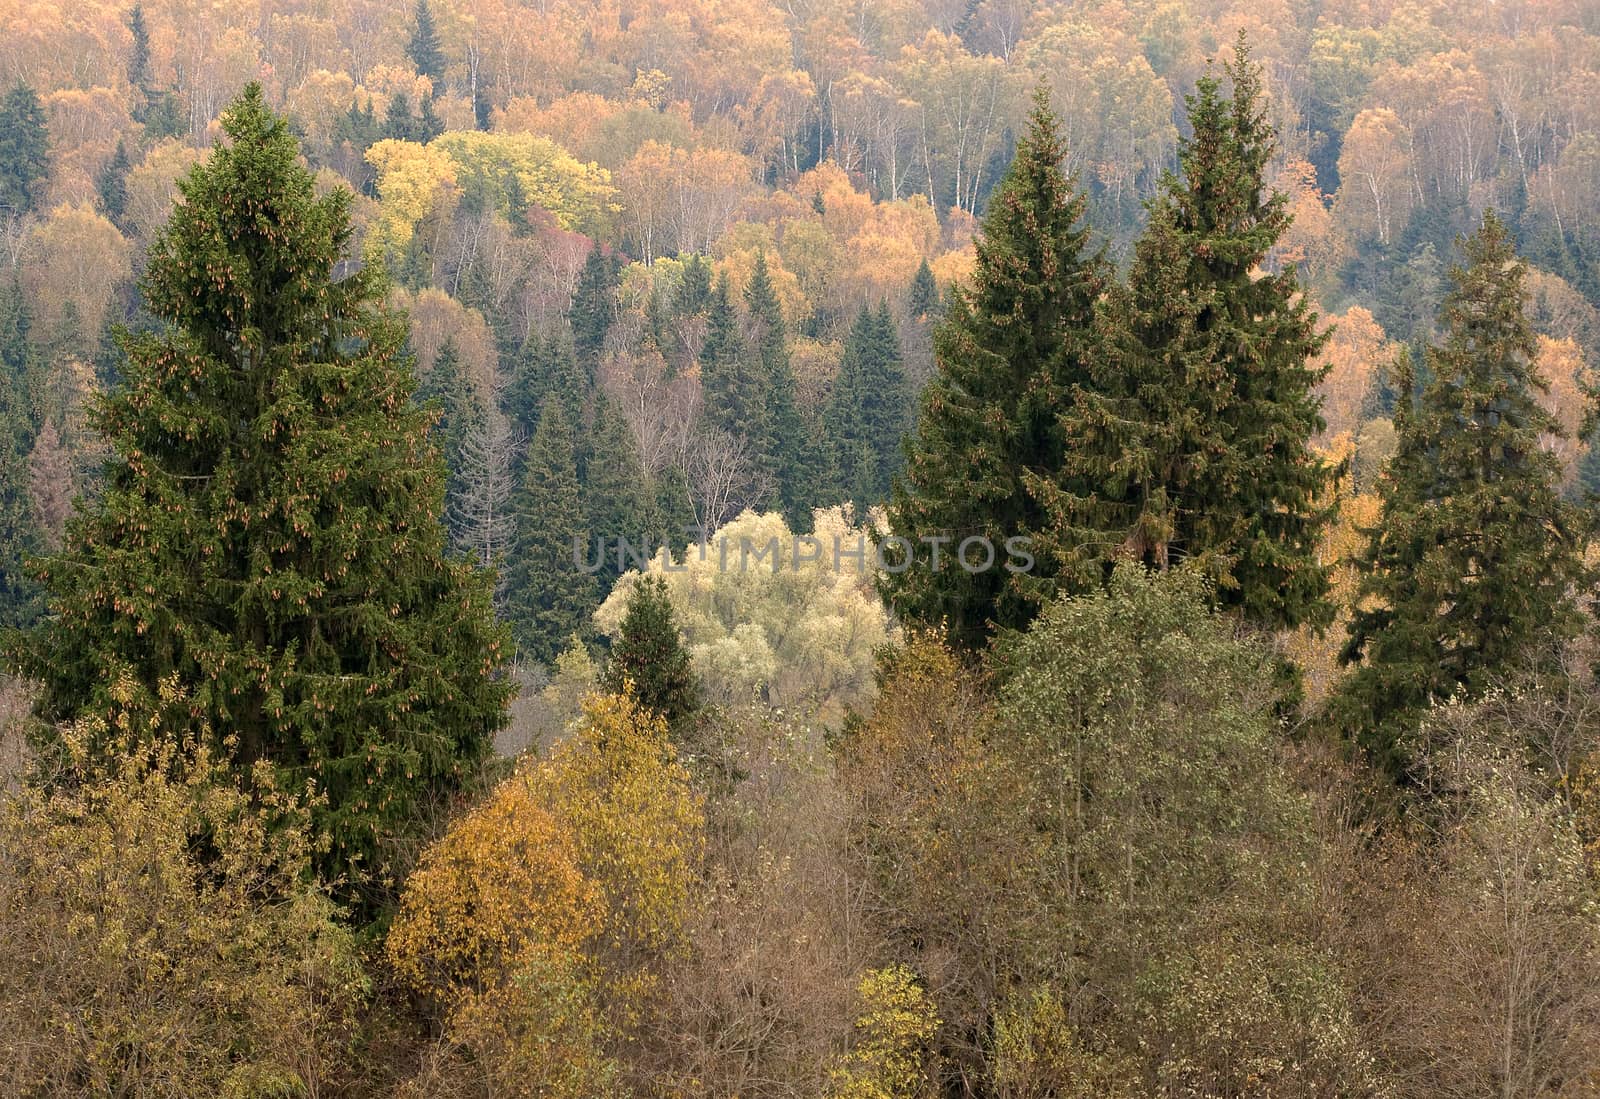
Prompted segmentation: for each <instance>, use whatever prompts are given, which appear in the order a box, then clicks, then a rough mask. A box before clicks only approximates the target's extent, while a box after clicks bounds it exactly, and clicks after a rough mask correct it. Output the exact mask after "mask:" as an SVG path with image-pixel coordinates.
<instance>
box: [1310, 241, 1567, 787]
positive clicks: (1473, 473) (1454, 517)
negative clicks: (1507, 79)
mask: <svg viewBox="0 0 1600 1099" xmlns="http://www.w3.org/2000/svg"><path fill="white" fill-rule="evenodd" d="M1462 250H1463V253H1464V258H1465V261H1466V263H1465V265H1464V266H1457V267H1455V268H1453V269H1452V270H1451V279H1452V281H1453V283H1454V287H1453V289H1452V290H1451V291H1450V293H1449V294H1448V295H1447V296H1446V298H1445V301H1444V306H1443V309H1442V311H1441V317H1440V319H1441V322H1442V323H1441V328H1442V331H1443V334H1444V342H1443V345H1442V346H1439V347H1433V348H1429V349H1428V351H1427V358H1428V365H1429V368H1430V375H1431V380H1430V382H1429V383H1428V384H1427V385H1426V386H1425V387H1423V389H1422V392H1421V394H1420V396H1418V395H1416V394H1415V392H1414V391H1415V389H1416V385H1415V380H1414V378H1413V375H1412V371H1411V368H1410V364H1409V360H1408V359H1406V360H1402V363H1401V365H1400V368H1399V369H1398V370H1397V371H1396V374H1397V381H1398V388H1399V400H1398V401H1397V403H1396V406H1395V430H1396V434H1397V436H1398V449H1397V451H1396V453H1395V455H1394V457H1393V458H1392V459H1391V460H1390V463H1389V465H1388V467H1387V469H1386V470H1385V471H1384V475H1383V479H1382V481H1381V482H1380V488H1379V492H1380V495H1381V496H1382V501H1383V508H1382V512H1381V517H1380V520H1379V522H1378V524H1377V526H1376V528H1375V529H1374V530H1373V531H1372V532H1371V539H1370V542H1369V545H1368V548H1367V552H1366V554H1365V556H1364V558H1363V560H1362V561H1361V567H1362V573H1363V576H1362V582H1361V587H1360V590H1359V595H1358V602H1357V604H1356V606H1357V609H1356V612H1355V615H1354V617H1353V618H1352V620H1351V623H1350V636H1349V640H1348V642H1347V644H1346V646H1345V649H1344V652H1343V653H1342V659H1343V660H1344V661H1345V662H1346V663H1357V662H1359V664H1358V666H1357V667H1356V668H1355V669H1354V671H1352V672H1351V674H1350V675H1349V677H1348V678H1347V679H1346V681H1345V682H1344V684H1343V687H1342V689H1341V690H1340V692H1339V694H1338V696H1337V697H1336V698H1335V699H1334V702H1333V705H1332V712H1333V715H1334V717H1335V718H1336V720H1337V721H1338V722H1339V724H1340V725H1341V726H1342V727H1343V728H1344V730H1345V731H1346V732H1347V733H1348V734H1349V735H1351V736H1352V737H1353V738H1354V739H1356V740H1357V741H1359V742H1360V743H1361V744H1362V745H1363V746H1365V747H1366V748H1367V749H1368V750H1369V751H1371V752H1372V753H1373V755H1374V757H1375V758H1377V759H1378V760H1379V761H1380V762H1382V763H1385V764H1387V765H1388V766H1390V767H1391V768H1392V769H1395V770H1397V771H1398V770H1401V769H1403V768H1404V766H1405V764H1406V763H1407V759H1406V753H1405V749H1404V740H1405V737H1406V734H1407V733H1408V731H1409V728H1410V726H1411V725H1412V724H1414V722H1415V720H1416V718H1417V717H1418V715H1419V714H1420V713H1421V712H1422V711H1423V710H1424V709H1426V708H1427V707H1428V706H1429V705H1430V704H1431V703H1433V702H1435V701H1443V700H1445V699H1448V698H1450V697H1452V696H1454V695H1457V694H1464V695H1466V696H1468V697H1471V696H1474V695H1479V694H1481V693H1482V692H1483V691H1484V690H1485V689H1486V688H1487V687H1488V686H1490V684H1491V682H1492V680H1493V678H1494V677H1495V676H1496V675H1500V674H1502V673H1504V672H1506V671H1507V670H1509V669H1511V668H1513V667H1514V666H1518V665H1523V664H1524V662H1525V661H1527V660H1529V659H1534V658H1538V657H1541V656H1544V655H1546V654H1548V652H1549V651H1550V650H1551V649H1552V648H1553V647H1554V643H1556V642H1559V641H1561V640H1563V639H1564V638H1565V637H1568V636H1571V635H1572V634H1575V633H1576V632H1577V631H1578V629H1579V628H1580V626H1581V622H1580V618H1579V614H1578V611H1577V608H1576V607H1575V605H1574V603H1573V597H1574V595H1575V594H1577V593H1580V592H1582V591H1583V590H1584V589H1585V587H1586V586H1587V581H1588V572H1587V570H1586V569H1585V567H1584V564H1583V551H1584V546H1585V544H1586V541H1587V537H1588V534H1589V526H1588V518H1587V517H1586V516H1585V514H1584V513H1583V512H1582V510H1581V509H1579V508H1578V507H1576V506H1574V505H1572V504H1570V503H1568V502H1566V501H1564V500H1562V499H1561V496H1560V491H1559V484H1560V479H1561V469H1560V465H1559V463H1558V461H1557V459H1556V457H1555V455H1554V454H1552V453H1551V452H1550V451H1549V450H1548V449H1547V448H1546V447H1545V446H1543V445H1542V444H1541V439H1542V438H1543V437H1556V438H1560V437H1561V435H1562V429H1561V427H1560V425H1559V424H1558V423H1557V422H1556V421H1555V419H1554V418H1553V417H1552V416H1551V415H1550V414H1549V413H1548V412H1546V411H1545V409H1544V407H1543V406H1542V405H1541V404H1540V403H1539V399H1538V396H1539V394H1540V393H1541V392H1542V391H1543V390H1544V388H1545V381H1544V379H1542V378H1541V377H1540V376H1539V374H1538V370H1537V366H1536V365H1535V356H1536V354H1537V344H1536V342H1535V339H1534V335H1533V330H1532V328H1531V326H1530V325H1529V323H1528V318H1527V316H1526V314H1525V312H1524V300H1525V299H1524V290H1523V281H1524V279H1525V277H1526V275H1527V268H1526V266H1525V265H1524V264H1523V263H1522V262H1521V261H1520V260H1519V259H1518V258H1517V255H1516V251H1515V247H1514V245H1513V242H1512V240H1511V236H1510V233H1509V231H1508V230H1507V228H1506V226H1505V225H1504V224H1503V223H1502V222H1501V221H1500V220H1499V219H1498V218H1497V217H1496V216H1495V215H1494V214H1493V212H1488V213H1485V215H1484V218H1483V222H1482V225H1481V226H1480V228H1479V229H1478V231H1477V232H1476V233H1475V234H1474V235H1473V236H1472V237H1471V238H1470V239H1468V240H1466V241H1464V242H1463V244H1462ZM1541 650H1542V651H1541Z"/></svg>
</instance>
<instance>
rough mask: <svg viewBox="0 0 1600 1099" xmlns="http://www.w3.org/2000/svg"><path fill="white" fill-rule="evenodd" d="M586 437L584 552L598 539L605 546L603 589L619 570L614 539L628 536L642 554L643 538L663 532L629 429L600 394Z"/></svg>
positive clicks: (593, 549) (599, 579) (594, 548)
mask: <svg viewBox="0 0 1600 1099" xmlns="http://www.w3.org/2000/svg"><path fill="white" fill-rule="evenodd" d="M589 438H590V440H591V445H590V446H589V447H588V448H587V449H588V454H587V456H586V457H587V460H586V461H585V462H584V469H583V513H584V519H585V522H586V525H587V527H588V531H589V544H588V546H587V548H586V552H588V553H590V554H598V553H599V550H598V548H597V546H596V543H597V541H598V542H600V543H603V544H604V546H605V547H606V553H605V554H604V555H603V556H602V559H601V565H600V569H599V571H598V572H597V573H596V577H597V583H598V585H599V591H600V592H602V593H604V592H609V591H610V590H611V589H612V587H613V586H614V585H615V584H616V581H617V577H618V576H620V575H621V573H622V571H623V570H622V569H621V568H619V567H618V565H617V552H616V540H617V539H619V538H626V539H627V540H628V541H629V543H630V544H631V545H632V546H634V547H635V548H636V549H637V550H638V552H639V553H640V554H644V553H646V552H647V550H646V549H645V548H644V543H645V540H646V539H647V538H649V537H650V536H651V535H652V534H653V533H656V534H659V533H663V532H659V531H657V529H656V528H657V527H659V525H660V524H659V522H658V521H657V519H656V515H655V510H656V509H655V500H654V498H653V493H652V492H651V491H650V485H649V483H648V478H646V477H645V473H644V467H643V466H642V465H640V463H639V449H638V447H637V445H636V444H635V443H634V438H633V431H632V429H630V428H629V427H628V423H627V421H626V420H624V419H623V418H622V415H621V413H620V412H618V411H617V410H616V409H615V408H614V407H613V406H612V403H611V401H610V400H609V399H607V398H606V396H605V394H604V393H600V394H597V396H596V398H595V412H594V430H593V431H591V432H590V433H589ZM591 560H593V558H592V557H591ZM625 564H626V562H625Z"/></svg>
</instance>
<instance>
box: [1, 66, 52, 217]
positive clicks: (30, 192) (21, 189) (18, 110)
mask: <svg viewBox="0 0 1600 1099" xmlns="http://www.w3.org/2000/svg"><path fill="white" fill-rule="evenodd" d="M49 152H50V135H49V133H48V131H47V130H46V128H45V120H44V108H42V107H41V106H39V97H38V96H37V95H35V94H34V91H33V89H32V88H31V87H29V86H28V85H27V84H24V83H22V82H21V81H18V82H17V84H16V85H15V86H14V87H13V88H12V89H11V90H10V91H9V92H7V93H6V97H5V99H4V100H0V206H9V207H11V209H12V210H14V211H17V212H19V213H26V212H27V211H29V210H31V209H33V204H34V203H35V202H36V201H38V199H39V195H40V186H39V185H40V183H41V182H42V181H43V180H44V178H45V177H46V176H47V175H49V174H50V156H49Z"/></svg>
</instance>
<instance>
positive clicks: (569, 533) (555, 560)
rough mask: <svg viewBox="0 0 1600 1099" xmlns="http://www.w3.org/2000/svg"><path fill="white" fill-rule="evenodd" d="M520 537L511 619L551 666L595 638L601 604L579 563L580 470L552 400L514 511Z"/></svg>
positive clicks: (523, 643) (531, 446) (530, 652)
mask: <svg viewBox="0 0 1600 1099" xmlns="http://www.w3.org/2000/svg"><path fill="white" fill-rule="evenodd" d="M514 507H515V513H516V525H517V533H516V537H515V538H514V539H513V541H512V545H511V553H510V555H509V560H508V562H507V567H506V581H505V587H506V594H505V607H506V611H505V613H506V619H507V620H508V621H509V622H510V624H511V632H512V634H513V636H514V637H515V638H516V640H517V648H518V650H519V651H520V652H521V653H523V654H524V655H526V656H528V657H530V658H532V659H533V660H537V661H539V662H540V663H543V664H548V663H550V662H551V661H553V660H554V659H555V658H556V654H557V653H559V652H560V651H561V649H562V648H563V647H564V646H565V645H566V643H567V641H568V639H569V638H571V637H572V636H573V635H574V634H579V635H587V634H589V633H590V632H591V631H590V628H589V617H590V615H592V614H593V613H594V608H595V607H596V606H597V605H598V604H599V598H598V593H597V592H596V590H595V583H594V577H593V576H592V575H589V574H587V573H585V572H583V571H582V570H581V569H580V568H579V567H578V565H577V563H576V561H575V560H574V553H573V546H574V541H573V540H574V539H575V538H576V539H579V542H578V546H579V550H580V552H581V548H582V542H581V539H582V538H583V535H584V525H583V508H582V506H581V503H580V500H579V494H578V463H577V457H576V453H575V450H574V447H573V442H572V431H571V429H570V428H569V427H568V426H567V417H566V414H565V413H564V412H563V411H562V408H561V402H560V401H559V400H557V399H555V398H554V397H547V398H546V399H545V402H544V408H543V410H542V411H541V413H540V416H539V427H538V430H536V431H535V432H534V433H533V439H532V440H531V441H530V442H529V443H528V456H527V459H526V461H525V463H524V467H523V471H522V480H521V482H520V484H519V485H518V487H517V498H516V501H515V504H514Z"/></svg>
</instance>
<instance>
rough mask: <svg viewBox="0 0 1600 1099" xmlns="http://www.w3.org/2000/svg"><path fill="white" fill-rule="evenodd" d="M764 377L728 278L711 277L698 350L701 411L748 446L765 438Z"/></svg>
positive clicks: (712, 425) (708, 418)
mask: <svg viewBox="0 0 1600 1099" xmlns="http://www.w3.org/2000/svg"><path fill="white" fill-rule="evenodd" d="M764 381H765V379H764V378H763V377H762V375H761V372H760V371H759V370H757V369H756V366H755V357H754V355H753V354H752V353H751V352H750V350H749V349H748V348H747V347H746V346H745V339H744V332H743V330H742V329H741V327H740V325H739V315H738V313H737V312H736V311H735V309H734V306H733V301H732V299H731V298H730V296H729V292H728V279H727V276H726V275H724V276H722V277H721V278H719V279H717V283H716V286H715V287H714V288H713V289H712V291H711V296H710V297H709V299H707V302H706V338H705V343H704V345H703V346H702V347H701V349H700V389H701V393H702V402H701V409H702V411H701V415H702V418H703V419H704V420H705V422H706V424H707V425H708V426H710V427H714V428H720V429H721V430H723V431H726V432H728V433H729V434H730V435H737V436H742V437H744V438H745V439H747V440H749V441H750V442H751V443H752V444H753V445H754V444H758V443H759V442H760V441H763V440H765V439H766V438H767V399H766V396H767V395H766V387H765V385H764V384H763V383H764Z"/></svg>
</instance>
